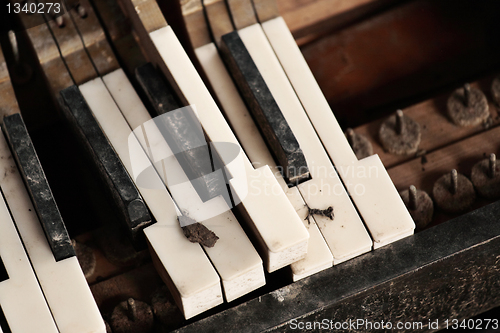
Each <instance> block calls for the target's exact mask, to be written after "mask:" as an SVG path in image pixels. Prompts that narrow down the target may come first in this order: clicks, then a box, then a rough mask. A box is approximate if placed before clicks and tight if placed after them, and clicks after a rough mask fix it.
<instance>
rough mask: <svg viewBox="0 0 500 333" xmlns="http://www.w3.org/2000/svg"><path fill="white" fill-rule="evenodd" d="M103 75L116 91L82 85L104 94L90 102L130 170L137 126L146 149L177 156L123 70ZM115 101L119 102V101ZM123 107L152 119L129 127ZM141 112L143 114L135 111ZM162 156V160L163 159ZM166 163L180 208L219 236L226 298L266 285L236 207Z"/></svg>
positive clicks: (216, 257) (88, 92) (211, 251)
mask: <svg viewBox="0 0 500 333" xmlns="http://www.w3.org/2000/svg"><path fill="white" fill-rule="evenodd" d="M103 79H104V82H105V83H106V86H107V87H108V89H109V90H110V93H108V91H107V90H105V88H104V85H103V84H102V81H101V80H100V79H96V80H93V81H90V82H88V83H86V84H84V85H82V86H81V87H80V89H81V90H82V92H83V95H84V96H88V97H92V98H93V99H95V98H96V97H97V98H98V100H99V102H100V103H99V104H97V103H93V102H92V101H89V105H90V107H91V109H92V111H93V112H94V114H95V116H96V118H97V120H98V121H99V122H100V125H101V127H103V129H104V131H105V132H106V133H107V130H109V131H111V132H110V133H112V134H113V136H116V138H111V137H110V138H109V139H110V141H111V143H112V144H113V146H114V147H115V150H116V151H117V153H118V154H119V155H120V157H121V158H122V159H123V160H124V161H127V162H125V165H126V167H127V168H129V170H130V171H129V173H132V172H133V170H132V166H131V164H130V162H128V161H130V159H131V158H133V159H134V163H135V160H136V159H137V158H138V157H137V156H135V155H134V156H133V157H132V156H129V155H128V147H127V145H126V141H125V137H124V135H125V134H126V135H127V137H128V135H130V134H131V132H132V131H131V127H133V126H136V127H138V134H139V135H137V137H138V138H144V137H147V142H148V144H149V147H148V146H146V142H144V141H143V140H141V139H139V142H140V143H141V146H142V147H143V148H145V149H146V150H148V149H149V150H152V151H155V152H158V151H160V152H163V153H165V154H166V155H167V156H172V155H173V154H172V153H171V151H170V148H169V147H168V145H167V144H166V142H165V140H164V139H163V137H162V135H161V133H160V132H159V130H158V128H157V127H156V126H155V123H154V121H152V120H151V117H149V113H148V112H147V110H146V108H145V107H144V105H143V104H142V102H141V101H140V99H139V97H138V96H137V94H136V93H135V90H134V89H133V87H132V85H131V84H130V82H129V81H128V79H127V78H126V76H125V74H124V73H123V71H122V70H117V71H115V72H113V73H111V74H108V75H106V76H105V77H104V78H103ZM103 88H104V90H103ZM111 96H112V97H111ZM112 98H113V99H114V101H113V99H112ZM115 101H116V103H117V105H118V107H117V106H115V105H114V102H115ZM119 108H120V109H119ZM120 110H125V111H122V112H123V113H124V114H125V115H127V116H129V117H131V118H132V119H131V120H130V121H131V122H137V120H142V119H144V118H147V117H149V121H146V122H143V123H140V122H139V123H138V124H137V123H134V124H133V125H132V124H130V126H129V124H128V123H127V120H126V119H125V118H124V117H123V115H122V114H121V113H120ZM136 114H137V115H138V116H135V115H136ZM141 126H142V127H141ZM118 128H121V131H120V133H117V131H118ZM142 129H144V133H143V132H142ZM134 132H137V131H134ZM140 134H142V135H143V136H141V135H140ZM128 140H130V138H128ZM155 155H156V156H157V155H159V154H153V156H155ZM141 156H142V157H143V158H144V157H145V158H147V156H146V155H145V154H143V155H141ZM161 160H162V159H160V160H159V161H161ZM155 162H156V161H155ZM163 162H164V164H163V167H164V168H165V170H166V173H167V177H168V175H169V174H174V175H175V176H174V178H175V179H173V181H172V183H174V182H175V184H178V185H174V186H170V185H169V182H167V183H166V184H167V186H168V187H169V189H170V191H171V193H172V196H173V198H174V200H175V201H176V203H177V204H178V205H179V208H180V209H181V210H183V211H188V212H189V213H190V214H189V216H190V217H192V218H194V219H195V220H197V221H198V222H200V223H203V224H204V225H206V226H207V227H208V228H209V229H210V230H212V231H214V232H215V233H216V235H217V236H218V237H219V240H218V241H217V243H216V245H215V246H214V247H213V248H207V247H205V251H206V252H207V254H208V256H209V257H210V260H211V261H212V263H213V264H214V266H215V268H216V269H217V271H218V273H219V275H220V276H221V278H222V285H223V288H224V294H225V296H226V299H227V300H228V301H232V300H234V299H235V298H238V297H240V296H242V295H244V294H246V293H248V292H250V291H252V290H255V289H256V288H258V287H261V286H262V285H264V284H265V278H264V271H263V267H262V260H261V259H260V257H259V256H258V254H257V252H256V251H255V249H254V248H253V246H252V244H251V242H250V241H249V240H248V237H247V236H246V235H245V233H244V231H243V229H242V228H241V226H240V225H239V223H238V221H237V220H236V218H235V217H234V215H233V214H232V212H231V211H230V208H229V207H228V206H227V204H226V202H225V201H224V199H223V198H222V197H217V198H213V199H211V200H209V202H208V204H210V203H212V202H213V203H214V204H215V206H216V207H214V205H212V206H210V205H208V206H207V204H202V203H201V199H200V198H199V196H198V195H197V192H196V190H195V189H194V188H193V186H192V184H191V182H189V180H188V179H187V177H186V175H185V174H184V171H183V170H182V168H181V166H180V164H179V163H178V162H177V160H176V159H175V158H170V159H166V160H164V161H163ZM157 165H159V164H156V163H155V167H156V166H157ZM151 167H153V166H151ZM157 171H158V172H159V173H160V175H161V176H163V175H164V174H163V171H164V170H163V169H160V170H157ZM165 180H166V179H164V181H165ZM138 185H139V189H140V190H141V191H142V188H141V187H140V184H138ZM141 193H142V192H141ZM146 202H147V200H146ZM217 206H218V207H220V206H222V212H223V213H222V214H220V215H219V214H218V212H216V213H217V214H210V213H209V212H204V211H202V212H196V211H195V210H194V209H191V207H194V208H196V207H202V208H203V209H204V210H212V211H213V210H214V209H216V208H217ZM191 213H192V214H191ZM197 213H201V215H199V216H197V215H196V214H197ZM212 215H213V216H212ZM203 216H208V217H209V218H208V219H204V218H203Z"/></svg>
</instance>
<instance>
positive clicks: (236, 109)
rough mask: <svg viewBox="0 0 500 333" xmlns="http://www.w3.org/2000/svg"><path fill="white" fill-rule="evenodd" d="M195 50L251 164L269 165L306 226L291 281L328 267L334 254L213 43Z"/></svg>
mask: <svg viewBox="0 0 500 333" xmlns="http://www.w3.org/2000/svg"><path fill="white" fill-rule="evenodd" d="M195 54H196V56H197V58H198V60H199V62H200V64H201V66H202V67H203V70H204V72H205V74H206V76H207V78H208V80H209V81H210V84H211V86H212V88H213V89H214V92H215V94H216V95H217V98H218V100H219V102H220V103H221V106H222V109H223V110H224V112H225V115H226V117H227V118H228V120H229V122H230V124H231V127H232V128H233V130H234V131H235V134H236V135H237V137H238V139H239V141H240V143H241V145H242V146H243V149H245V152H246V154H247V155H248V157H249V158H250V160H251V161H252V164H253V165H254V166H260V165H268V166H269V167H270V168H271V170H272V172H273V174H274V175H275V176H276V178H277V180H278V183H279V184H280V186H281V188H282V189H283V191H284V192H285V194H286V195H287V198H288V200H289V201H290V202H291V203H292V206H293V207H294V209H295V210H296V211H297V212H298V213H299V212H300V214H299V217H301V219H302V220H303V221H304V224H305V226H306V228H308V230H309V236H310V237H309V245H308V249H307V256H306V257H305V258H304V259H301V260H299V261H297V262H294V263H293V264H291V270H292V274H293V279H294V281H296V280H298V279H301V278H304V277H306V276H309V275H311V274H314V273H317V272H318V271H320V270H323V269H326V268H329V267H331V266H332V265H333V256H332V254H331V252H330V250H329V248H328V246H327V244H326V242H325V240H324V238H323V236H322V235H321V233H320V232H319V230H318V226H317V225H316V224H315V223H314V218H311V221H312V223H311V224H310V225H309V224H308V223H307V221H305V220H304V218H305V217H306V216H307V209H306V206H305V203H304V200H303V199H302V197H301V195H300V193H299V191H298V189H297V187H291V188H288V186H287V184H286V183H285V181H284V179H283V177H282V175H281V173H280V172H279V170H278V169H277V168H276V163H275V162H274V159H273V157H272V156H271V154H270V152H269V150H268V148H267V146H266V143H265V142H264V140H263V139H262V136H261V134H260V132H259V129H258V128H257V126H256V125H255V122H254V121H253V119H252V116H251V115H250V113H249V111H248V109H247V108H246V106H245V103H244V102H243V100H242V98H241V96H240V95H239V93H238V90H237V88H236V86H235V85H234V82H233V80H232V79H231V77H230V75H229V73H228V72H227V69H226V67H225V66H224V63H223V62H222V59H221V58H220V56H219V53H218V51H217V48H216V46H215V44H213V43H210V44H206V45H204V46H201V47H199V48H197V49H195Z"/></svg>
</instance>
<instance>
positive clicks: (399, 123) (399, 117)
mask: <svg viewBox="0 0 500 333" xmlns="http://www.w3.org/2000/svg"><path fill="white" fill-rule="evenodd" d="M404 129H405V123H404V120H403V111H401V110H398V111H396V133H398V134H399V135H401V134H402V133H403V132H404Z"/></svg>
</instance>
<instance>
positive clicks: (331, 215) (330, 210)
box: [304, 206, 335, 224]
mask: <svg viewBox="0 0 500 333" xmlns="http://www.w3.org/2000/svg"><path fill="white" fill-rule="evenodd" d="M307 208H308V209H309V212H308V214H307V216H306V218H305V219H304V220H307V221H308V222H309V224H311V221H310V220H309V217H310V216H311V215H322V216H325V217H328V218H330V220H333V218H334V217H335V215H334V213H333V207H332V206H330V207H328V208H326V209H316V208H309V207H307Z"/></svg>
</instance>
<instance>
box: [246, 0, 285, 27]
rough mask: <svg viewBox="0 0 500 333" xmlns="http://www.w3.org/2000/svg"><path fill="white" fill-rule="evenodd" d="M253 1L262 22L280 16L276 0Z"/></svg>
mask: <svg viewBox="0 0 500 333" xmlns="http://www.w3.org/2000/svg"><path fill="white" fill-rule="evenodd" d="M252 2H253V6H254V9H255V14H256V15H257V19H258V20H259V22H260V23H264V22H266V21H269V20H271V19H273V18H276V17H278V16H280V12H279V10H278V4H277V3H276V0H252Z"/></svg>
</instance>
